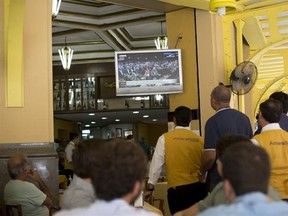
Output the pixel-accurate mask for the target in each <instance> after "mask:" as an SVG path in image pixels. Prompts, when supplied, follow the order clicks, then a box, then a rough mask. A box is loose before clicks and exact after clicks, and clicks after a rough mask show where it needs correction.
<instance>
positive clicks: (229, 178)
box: [221, 141, 270, 201]
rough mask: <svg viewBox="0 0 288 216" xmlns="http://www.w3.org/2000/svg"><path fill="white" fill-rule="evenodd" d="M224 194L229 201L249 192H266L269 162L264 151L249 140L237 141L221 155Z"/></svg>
mask: <svg viewBox="0 0 288 216" xmlns="http://www.w3.org/2000/svg"><path fill="white" fill-rule="evenodd" d="M221 160H222V163H223V179H224V188H225V194H226V197H227V199H228V200H229V201H233V200H234V199H235V197H237V196H241V195H245V194H248V193H251V192H262V193H264V194H267V191H268V184H269V177H270V162H269V156H268V154H267V153H266V151H265V150H264V149H263V148H261V147H258V146H256V145H251V142H247V141H246V142H238V143H237V144H235V145H233V146H231V147H229V148H227V149H226V150H225V152H224V154H223V156H222V157H221Z"/></svg>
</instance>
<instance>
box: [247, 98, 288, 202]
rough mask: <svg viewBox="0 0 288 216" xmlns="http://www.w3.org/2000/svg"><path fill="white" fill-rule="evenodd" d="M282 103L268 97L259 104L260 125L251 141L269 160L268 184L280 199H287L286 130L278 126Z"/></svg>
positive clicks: (287, 135) (287, 160)
mask: <svg viewBox="0 0 288 216" xmlns="http://www.w3.org/2000/svg"><path fill="white" fill-rule="evenodd" d="M281 115H282V104H281V102H280V101H278V100H274V99H268V100H266V101H265V102H263V103H261V104H260V113H259V117H258V123H259V124H260V126H261V127H262V131H261V133H260V134H258V135H256V136H254V137H253V139H252V142H253V143H255V144H256V145H259V146H261V147H263V148H264V149H265V150H266V151H267V152H268V154H269V157H270V161H271V179H270V185H271V186H272V187H273V188H275V189H276V191H277V192H278V193H279V194H280V196H281V198H282V199H284V200H285V199H286V200H287V199H288V132H286V131H284V130H283V129H281V128H280V125H279V121H280V118H281Z"/></svg>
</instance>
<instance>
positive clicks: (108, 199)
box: [56, 139, 155, 216]
mask: <svg viewBox="0 0 288 216" xmlns="http://www.w3.org/2000/svg"><path fill="white" fill-rule="evenodd" d="M97 150H98V151H97V152H95V158H94V159H93V161H91V164H90V166H89V168H90V172H91V179H92V184H93V187H94V191H95V194H97V200H96V201H95V202H94V203H93V204H92V205H90V206H89V207H86V208H77V209H73V210H70V211H61V212H59V213H58V214H56V215H57V216H74V215H75V216H78V215H85V216H92V215H93V216H95V215H98V216H100V215H101V216H102V215H103V216H104V215H105V216H115V215H117V216H134V215H135V216H136V215H137V216H155V214H154V213H152V212H147V211H145V210H143V209H139V208H138V209H136V208H134V207H133V206H131V204H132V203H133V202H134V201H135V200H136V199H137V197H138V196H139V195H140V194H141V190H142V187H143V184H144V183H143V178H144V177H145V174H146V163H147V159H146V156H145V154H144V152H143V151H142V150H141V149H139V147H137V146H136V145H135V144H134V143H132V142H130V141H128V140H125V139H112V140H109V141H104V140H103V145H99V146H98V148H97Z"/></svg>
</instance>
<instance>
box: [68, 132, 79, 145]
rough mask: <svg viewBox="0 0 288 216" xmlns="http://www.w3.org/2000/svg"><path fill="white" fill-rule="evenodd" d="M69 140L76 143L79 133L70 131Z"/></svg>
mask: <svg viewBox="0 0 288 216" xmlns="http://www.w3.org/2000/svg"><path fill="white" fill-rule="evenodd" d="M70 141H72V142H74V143H75V144H78V143H79V142H80V137H79V134H77V133H71V134H70Z"/></svg>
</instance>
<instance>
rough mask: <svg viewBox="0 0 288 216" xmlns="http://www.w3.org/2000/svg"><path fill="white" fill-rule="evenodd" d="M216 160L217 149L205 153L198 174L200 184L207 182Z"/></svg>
mask: <svg viewBox="0 0 288 216" xmlns="http://www.w3.org/2000/svg"><path fill="white" fill-rule="evenodd" d="M215 159H216V151H215V149H209V150H205V151H204V153H203V158H202V164H201V167H200V170H199V173H198V178H199V181H200V182H205V180H206V173H207V171H208V170H209V169H211V168H212V166H213V164H214V162H215Z"/></svg>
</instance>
